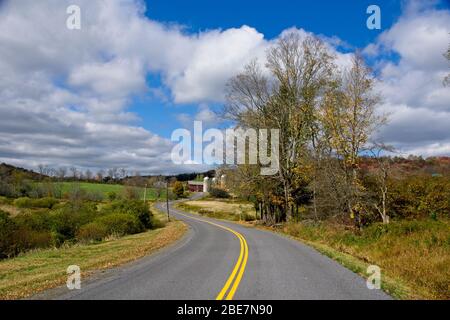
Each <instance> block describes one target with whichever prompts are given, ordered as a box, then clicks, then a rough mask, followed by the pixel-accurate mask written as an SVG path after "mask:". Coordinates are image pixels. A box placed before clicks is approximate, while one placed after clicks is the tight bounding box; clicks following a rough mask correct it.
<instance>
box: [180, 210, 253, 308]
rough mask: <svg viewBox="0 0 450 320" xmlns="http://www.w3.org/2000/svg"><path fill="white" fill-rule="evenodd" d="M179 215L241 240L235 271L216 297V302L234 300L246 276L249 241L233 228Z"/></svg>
mask: <svg viewBox="0 0 450 320" xmlns="http://www.w3.org/2000/svg"><path fill="white" fill-rule="evenodd" d="M177 213H178V214H180V215H182V216H185V217H187V218H191V219H194V220H198V221H202V222H206V223H209V224H211V225H213V226H216V227H218V228H221V229H224V230H227V231H229V232H231V233H232V234H234V235H235V236H236V237H237V238H238V239H239V243H240V245H241V250H240V253H239V258H238V260H237V262H236V264H235V266H234V268H233V271H232V272H231V274H230V276H229V277H228V279H227V282H225V285H224V286H223V288H222V290H220V292H219V294H218V295H217V297H216V300H224V299H225V300H232V299H233V297H234V295H235V293H236V290H237V289H238V287H239V283H240V282H241V280H242V276H243V275H244V271H245V267H246V265H247V260H248V245H247V241H246V240H245V238H244V236H243V235H242V234H240V233H239V232H237V231H235V230H233V229H231V228H228V227H225V226H222V225H220V224H217V223H214V222H211V221H207V220H203V219H198V218H195V217H192V216H188V215H185V214H182V213H180V212H179V211H178V212H177ZM227 293H228V294H227Z"/></svg>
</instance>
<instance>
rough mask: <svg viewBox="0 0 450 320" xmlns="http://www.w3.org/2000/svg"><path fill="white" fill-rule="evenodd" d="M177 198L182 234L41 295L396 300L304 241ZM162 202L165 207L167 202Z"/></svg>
mask: <svg viewBox="0 0 450 320" xmlns="http://www.w3.org/2000/svg"><path fill="white" fill-rule="evenodd" d="M172 205H173V203H170V212H171V215H173V216H174V217H176V218H178V219H181V220H183V221H184V222H186V223H187V224H188V225H189V226H190V230H189V232H188V233H187V235H186V236H185V237H184V238H183V240H181V241H180V242H178V243H177V244H175V245H172V246H170V247H168V248H166V249H165V250H162V251H161V252H160V253H158V254H155V255H152V256H148V257H145V258H142V259H139V260H138V261H136V262H134V263H131V264H129V265H126V266H123V267H120V268H116V269H111V270H109V271H107V272H105V274H102V275H101V276H99V277H98V278H95V277H91V278H89V279H85V280H83V281H82V288H81V290H74V291H68V290H67V288H63V287H62V288H60V290H59V291H57V292H56V291H55V292H54V293H53V294H48V295H46V296H44V297H42V296H41V298H45V299H48V298H56V299H87V300H93V299H94V300H96V299H113V300H121V299H139V300H144V299H152V300H199V299H200V300H207V299H214V297H216V298H217V299H228V300H230V299H233V298H234V299H238V300H243V299H245V300H248V299H254V300H267V299H277V300H279V299H327V300H329V299H357V300H361V299H376V300H379V299H391V297H389V296H388V295H387V294H385V293H384V292H383V291H381V290H369V289H368V288H367V286H366V280H365V279H363V278H362V277H360V276H359V275H357V274H355V273H353V272H352V271H350V270H348V269H346V268H345V267H343V266H342V265H340V264H338V263H337V262H335V261H333V260H332V259H330V258H328V257H326V256H324V255H322V254H320V253H319V252H317V251H316V250H314V249H312V248H311V247H308V246H306V245H305V244H303V243H301V242H298V241H295V240H292V239H288V238H286V237H282V236H280V235H277V234H274V233H272V232H269V231H264V230H259V229H255V228H248V227H246V226H243V225H240V224H236V223H232V222H227V221H222V220H216V219H211V218H208V217H200V216H198V215H193V214H189V213H187V212H184V211H180V210H178V209H175V208H173V206H172ZM157 206H158V207H159V208H160V209H163V210H165V208H163V205H162V204H158V205H157ZM236 240H238V241H236ZM238 243H239V244H238ZM249 248H250V254H249ZM244 274H245V275H244Z"/></svg>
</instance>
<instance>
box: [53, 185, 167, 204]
mask: <svg viewBox="0 0 450 320" xmlns="http://www.w3.org/2000/svg"><path fill="white" fill-rule="evenodd" d="M77 184H78V185H79V186H80V188H81V189H83V190H86V191H87V192H100V193H103V195H104V196H105V197H106V195H107V194H108V192H116V193H117V194H121V193H122V192H123V190H124V189H125V186H124V185H120V184H102V183H90V182H63V183H62V192H63V193H65V192H68V191H70V190H71V189H72V188H74V187H75V186H76V185H77ZM138 189H139V193H140V195H141V198H144V188H138ZM156 198H157V192H156V189H154V188H147V200H156ZM165 198H166V193H165V192H161V197H160V199H165Z"/></svg>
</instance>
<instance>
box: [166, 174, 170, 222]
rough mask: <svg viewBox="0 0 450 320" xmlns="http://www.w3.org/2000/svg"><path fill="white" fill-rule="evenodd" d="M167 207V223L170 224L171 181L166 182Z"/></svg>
mask: <svg viewBox="0 0 450 320" xmlns="http://www.w3.org/2000/svg"><path fill="white" fill-rule="evenodd" d="M166 206H167V221H169V222H170V214H169V181H168V180H166Z"/></svg>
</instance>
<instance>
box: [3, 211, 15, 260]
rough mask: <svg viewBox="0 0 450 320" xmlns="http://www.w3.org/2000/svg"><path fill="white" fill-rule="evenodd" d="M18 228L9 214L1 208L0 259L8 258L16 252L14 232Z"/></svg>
mask: <svg viewBox="0 0 450 320" xmlns="http://www.w3.org/2000/svg"><path fill="white" fill-rule="evenodd" d="M16 229H17V227H16V224H15V223H14V221H13V220H12V219H11V218H10V217H9V214H8V213H6V212H4V211H1V210H0V259H3V258H8V257H9V256H11V255H12V254H14V249H13V244H14V242H13V240H14V239H13V234H14V231H15V230H16Z"/></svg>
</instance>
